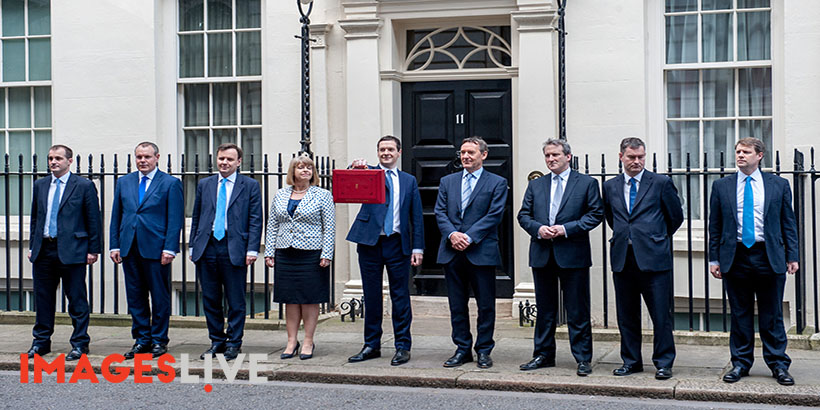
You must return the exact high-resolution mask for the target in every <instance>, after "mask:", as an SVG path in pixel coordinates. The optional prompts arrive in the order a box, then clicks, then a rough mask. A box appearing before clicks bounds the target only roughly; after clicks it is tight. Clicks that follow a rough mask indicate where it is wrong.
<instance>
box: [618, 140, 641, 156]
mask: <svg viewBox="0 0 820 410" xmlns="http://www.w3.org/2000/svg"><path fill="white" fill-rule="evenodd" d="M641 147H643V149H646V144H644V143H643V141H641V139H640V138H638V137H626V138H624V139H622V140H621V154H623V153H624V152H626V149H627V148H632V149H638V148H641Z"/></svg>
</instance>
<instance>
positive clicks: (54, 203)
mask: <svg viewBox="0 0 820 410" xmlns="http://www.w3.org/2000/svg"><path fill="white" fill-rule="evenodd" d="M62 182H63V181H60V180H59V179H57V187H56V188H54V198H53V199H52V200H51V215H49V216H48V236H50V237H52V238H56V237H57V213H58V212H60V183H62Z"/></svg>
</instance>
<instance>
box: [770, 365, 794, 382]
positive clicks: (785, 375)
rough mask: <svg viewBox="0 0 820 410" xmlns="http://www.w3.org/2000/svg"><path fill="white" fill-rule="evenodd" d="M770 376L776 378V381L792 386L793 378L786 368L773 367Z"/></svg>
mask: <svg viewBox="0 0 820 410" xmlns="http://www.w3.org/2000/svg"><path fill="white" fill-rule="evenodd" d="M772 377H774V378H775V379H777V383H778V384H781V385H783V386H792V385H794V378H793V377H792V375H790V374H789V371H788V370H786V369H782V368H781V369H774V370H772Z"/></svg>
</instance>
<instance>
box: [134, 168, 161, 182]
mask: <svg viewBox="0 0 820 410" xmlns="http://www.w3.org/2000/svg"><path fill="white" fill-rule="evenodd" d="M157 171H159V167H154V170H153V171H151V172H149V173H148V174H147V175H146V174H143V173H142V171H139V173H140V179H142V177H148V179H150V180H151V181H153V180H154V177H155V176H156V175H157Z"/></svg>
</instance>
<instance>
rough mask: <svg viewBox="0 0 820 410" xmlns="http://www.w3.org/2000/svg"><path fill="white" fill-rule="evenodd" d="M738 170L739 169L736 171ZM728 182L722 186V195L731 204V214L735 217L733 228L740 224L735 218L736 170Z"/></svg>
mask: <svg viewBox="0 0 820 410" xmlns="http://www.w3.org/2000/svg"><path fill="white" fill-rule="evenodd" d="M738 172H740V171H738ZM727 182H728V183H726V184H724V185H726V187H725V188H723V191H724V195H725V196H726V200H727V201H731V202H729V203H730V204H732V216H734V218H735V228H737V227H738V226H740V221H739V220H738V219H737V172H736V173H735V175H734V178H731V179H729V180H727Z"/></svg>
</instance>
